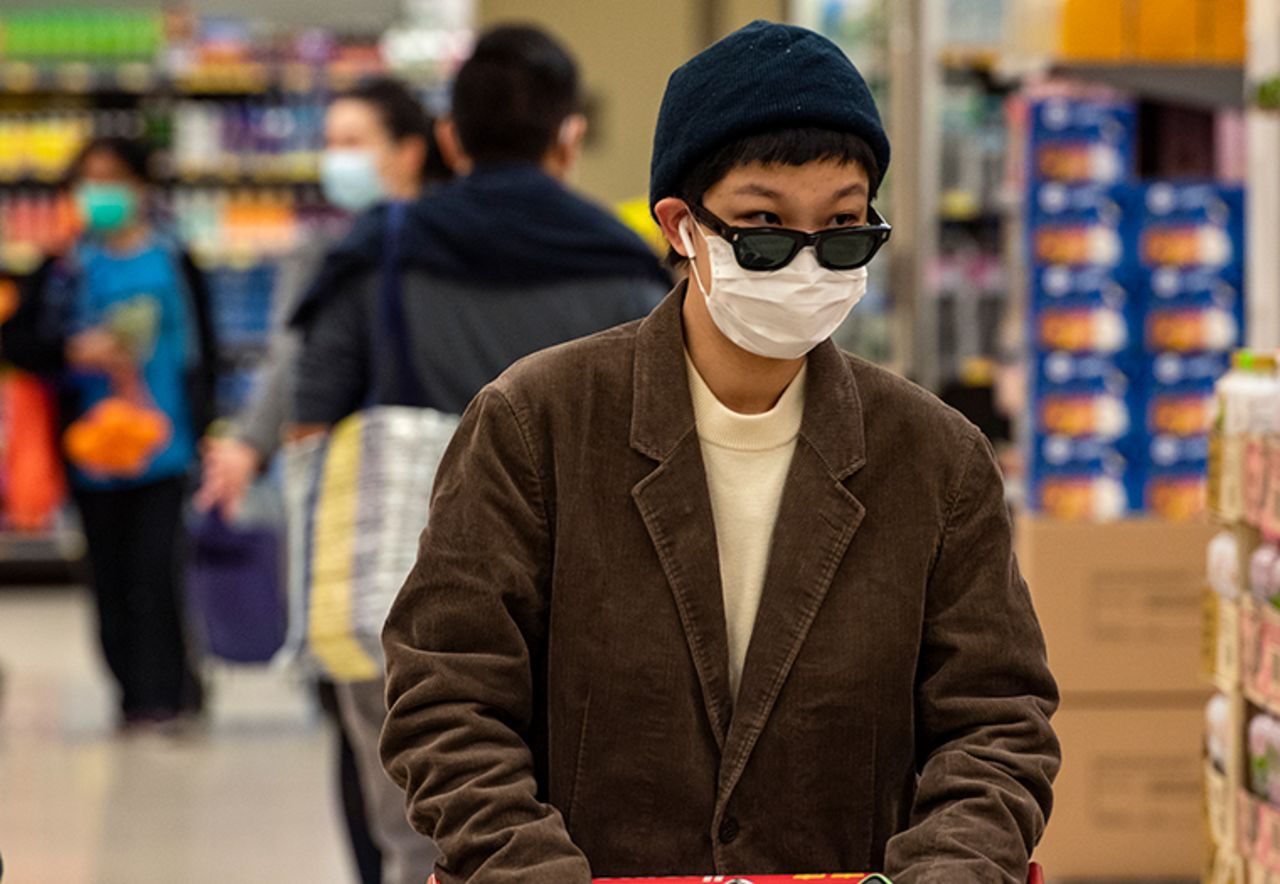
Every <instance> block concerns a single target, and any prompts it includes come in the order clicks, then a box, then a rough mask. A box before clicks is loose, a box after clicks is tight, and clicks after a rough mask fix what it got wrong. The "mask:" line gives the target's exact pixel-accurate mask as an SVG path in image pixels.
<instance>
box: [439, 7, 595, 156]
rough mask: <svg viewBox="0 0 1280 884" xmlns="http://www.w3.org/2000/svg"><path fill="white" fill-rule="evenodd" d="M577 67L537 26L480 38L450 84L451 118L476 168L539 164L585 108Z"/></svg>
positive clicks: (508, 27)
mask: <svg viewBox="0 0 1280 884" xmlns="http://www.w3.org/2000/svg"><path fill="white" fill-rule="evenodd" d="M578 89H579V84H578V66H577V64H576V63H575V62H574V60H573V56H571V55H570V54H569V52H568V50H567V49H565V48H564V46H562V45H561V44H560V43H559V41H557V40H556V39H555V38H553V37H552V36H550V35H549V34H547V33H546V32H544V31H541V30H539V29H538V28H535V27H531V26H526V25H505V26H502V27H497V28H494V29H493V30H491V31H489V32H487V33H486V34H484V35H483V36H481V37H480V40H479V42H477V43H476V48H475V52H474V53H472V55H471V58H469V59H468V60H467V61H466V63H464V64H463V65H462V67H461V69H459V71H458V76H457V79H455V81H454V84H453V120H454V124H455V125H456V126H457V129H458V138H459V140H461V142H462V147H463V149H464V150H465V151H466V152H467V153H468V154H469V155H470V156H471V158H472V159H473V160H475V161H476V162H479V163H485V162H502V161H509V160H527V161H530V162H538V161H540V160H541V159H542V158H543V157H544V156H545V155H546V153H547V151H548V150H550V149H551V148H552V147H553V146H554V145H555V143H556V139H557V138H558V137H559V134H560V127H561V125H562V124H563V123H564V121H565V119H566V118H567V117H569V116H570V115H571V114H574V113H576V112H578V110H579V108H580V96H579V92H578Z"/></svg>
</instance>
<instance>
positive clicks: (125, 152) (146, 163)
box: [67, 135, 152, 184]
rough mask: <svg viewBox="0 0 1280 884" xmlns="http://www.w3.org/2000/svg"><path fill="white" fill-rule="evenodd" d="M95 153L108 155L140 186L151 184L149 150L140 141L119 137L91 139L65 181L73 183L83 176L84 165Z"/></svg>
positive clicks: (110, 136) (82, 149)
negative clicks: (118, 162) (117, 161)
mask: <svg viewBox="0 0 1280 884" xmlns="http://www.w3.org/2000/svg"><path fill="white" fill-rule="evenodd" d="M96 153H109V154H111V155H112V156H113V157H115V158H116V159H117V160H119V161H120V163H121V164H122V165H123V166H124V167H125V169H126V170H127V171H128V172H129V174H130V176H132V177H133V178H135V179H136V180H137V181H138V182H139V183H141V184H150V183H152V174H151V149H150V148H149V147H147V145H146V144H144V143H143V142H141V141H138V140H136V139H133V138H124V137H122V136H119V135H101V136H98V137H96V138H91V139H89V141H88V142H87V143H86V144H85V146H84V147H82V148H80V153H78V154H77V155H76V158H75V160H74V161H73V162H72V163H71V166H70V167H69V168H68V170H67V180H68V181H69V182H75V181H77V180H79V179H80V178H81V177H83V175H84V166H85V163H86V162H87V161H88V160H89V157H91V156H93V155H94V154H96Z"/></svg>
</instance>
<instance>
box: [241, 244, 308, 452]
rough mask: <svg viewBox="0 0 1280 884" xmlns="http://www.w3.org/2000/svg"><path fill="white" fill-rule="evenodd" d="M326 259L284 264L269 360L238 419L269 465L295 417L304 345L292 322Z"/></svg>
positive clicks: (297, 257)
mask: <svg viewBox="0 0 1280 884" xmlns="http://www.w3.org/2000/svg"><path fill="white" fill-rule="evenodd" d="M322 255H323V253H320V254H319V255H312V254H310V253H309V252H307V251H306V250H304V252H303V253H302V254H293V255H290V256H289V257H287V258H285V259H284V260H282V261H281V262H280V269H279V274H280V275H279V277H278V280H277V283H276V290H275V293H274V301H275V305H274V307H273V309H272V316H271V337H270V341H269V343H268V349H267V356H266V359H265V360H264V361H263V363H262V364H261V365H260V366H259V368H258V371H257V375H256V377H255V378H254V389H253V396H252V398H251V399H250V401H249V403H248V404H247V405H246V406H245V408H244V411H243V412H242V413H241V414H240V415H239V416H238V417H237V419H236V436H237V438H239V439H240V440H241V441H242V442H244V443H245V444H247V445H250V446H252V447H253V449H254V450H255V451H257V452H258V454H259V455H261V456H262V460H263V461H264V462H265V461H267V460H269V459H270V458H271V457H272V455H274V454H275V453H276V451H277V450H278V449H279V447H280V439H281V435H282V433H283V432H284V428H285V425H286V424H288V423H289V421H290V417H291V415H292V414H293V402H292V401H291V400H292V395H293V388H294V384H293V377H294V375H295V374H296V371H297V365H298V355H299V353H300V352H301V350H302V342H301V340H300V337H299V333H298V331H297V330H295V329H294V328H292V327H291V326H290V325H289V319H290V318H291V317H292V316H293V314H294V313H295V312H296V311H297V309H298V304H299V303H300V302H301V300H302V295H303V293H304V292H305V291H306V290H307V289H306V286H307V283H308V282H310V280H311V276H312V275H314V273H315V270H316V267H317V265H318V264H319V261H320V257H322Z"/></svg>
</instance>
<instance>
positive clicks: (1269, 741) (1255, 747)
mask: <svg viewBox="0 0 1280 884" xmlns="http://www.w3.org/2000/svg"><path fill="white" fill-rule="evenodd" d="M1248 744H1249V789H1250V791H1252V792H1253V794H1254V795H1256V796H1257V797H1259V798H1261V799H1263V800H1264V801H1269V802H1271V803H1272V804H1280V721H1278V720H1277V719H1275V718H1274V717H1272V716H1271V715H1268V714H1266V713H1261V714H1258V715H1255V716H1254V717H1253V720H1252V721H1250V722H1249V736H1248Z"/></svg>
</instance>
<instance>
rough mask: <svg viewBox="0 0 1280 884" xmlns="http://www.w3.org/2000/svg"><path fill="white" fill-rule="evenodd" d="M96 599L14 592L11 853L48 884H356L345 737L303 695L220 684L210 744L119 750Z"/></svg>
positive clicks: (8, 795) (0, 776) (0, 699)
mask: <svg viewBox="0 0 1280 884" xmlns="http://www.w3.org/2000/svg"><path fill="white" fill-rule="evenodd" d="M91 615H92V610H91V608H90V601H89V598H88V596H87V595H86V594H84V593H82V592H79V591H68V590H62V589H52V590H51V589H33V590H29V591H26V590H23V591H17V590H5V591H3V592H0V671H2V673H3V674H2V676H0V678H2V680H3V684H2V686H0V855H3V857H4V865H5V881H6V884H7V882H9V881H13V882H17V884H21V882H40V884H152V882H155V884H161V882H163V884H174V882H183V884H225V882H228V881H234V882H236V884H254V882H262V884H267V882H271V884H291V882H306V884H345V882H348V881H350V880H352V876H351V874H350V873H349V871H348V860H347V857H346V852H345V851H346V846H345V843H344V842H343V840H342V836H341V834H340V829H339V819H338V816H337V811H336V808H335V801H334V798H333V792H332V788H331V787H332V757H333V753H332V748H331V746H330V735H329V733H328V730H327V728H326V727H324V726H323V723H322V722H321V721H320V720H318V719H317V717H316V715H317V713H316V712H315V711H314V709H313V708H312V706H311V704H310V703H309V701H308V699H307V694H306V692H305V691H304V689H303V688H302V686H300V685H296V684H293V683H291V682H290V681H289V680H288V679H287V678H286V677H284V676H282V675H279V674H277V673H272V672H267V671H260V670H244V671H234V672H233V671H228V670H225V669H224V670H221V671H218V672H215V673H213V678H212V688H213V696H212V700H211V715H210V722H209V726H208V730H207V732H206V733H204V734H202V735H200V736H195V737H191V738H188V739H185V740H183V741H180V742H175V741H172V740H165V739H161V738H158V737H134V738H127V739H126V738H121V737H117V736H116V735H115V734H114V731H113V722H112V718H111V697H110V694H109V690H110V686H109V683H108V681H107V679H106V677H105V674H104V673H103V671H102V670H101V667H100V664H99V663H98V660H97V658H96V656H95V651H94V645H93V642H92V633H91Z"/></svg>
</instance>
